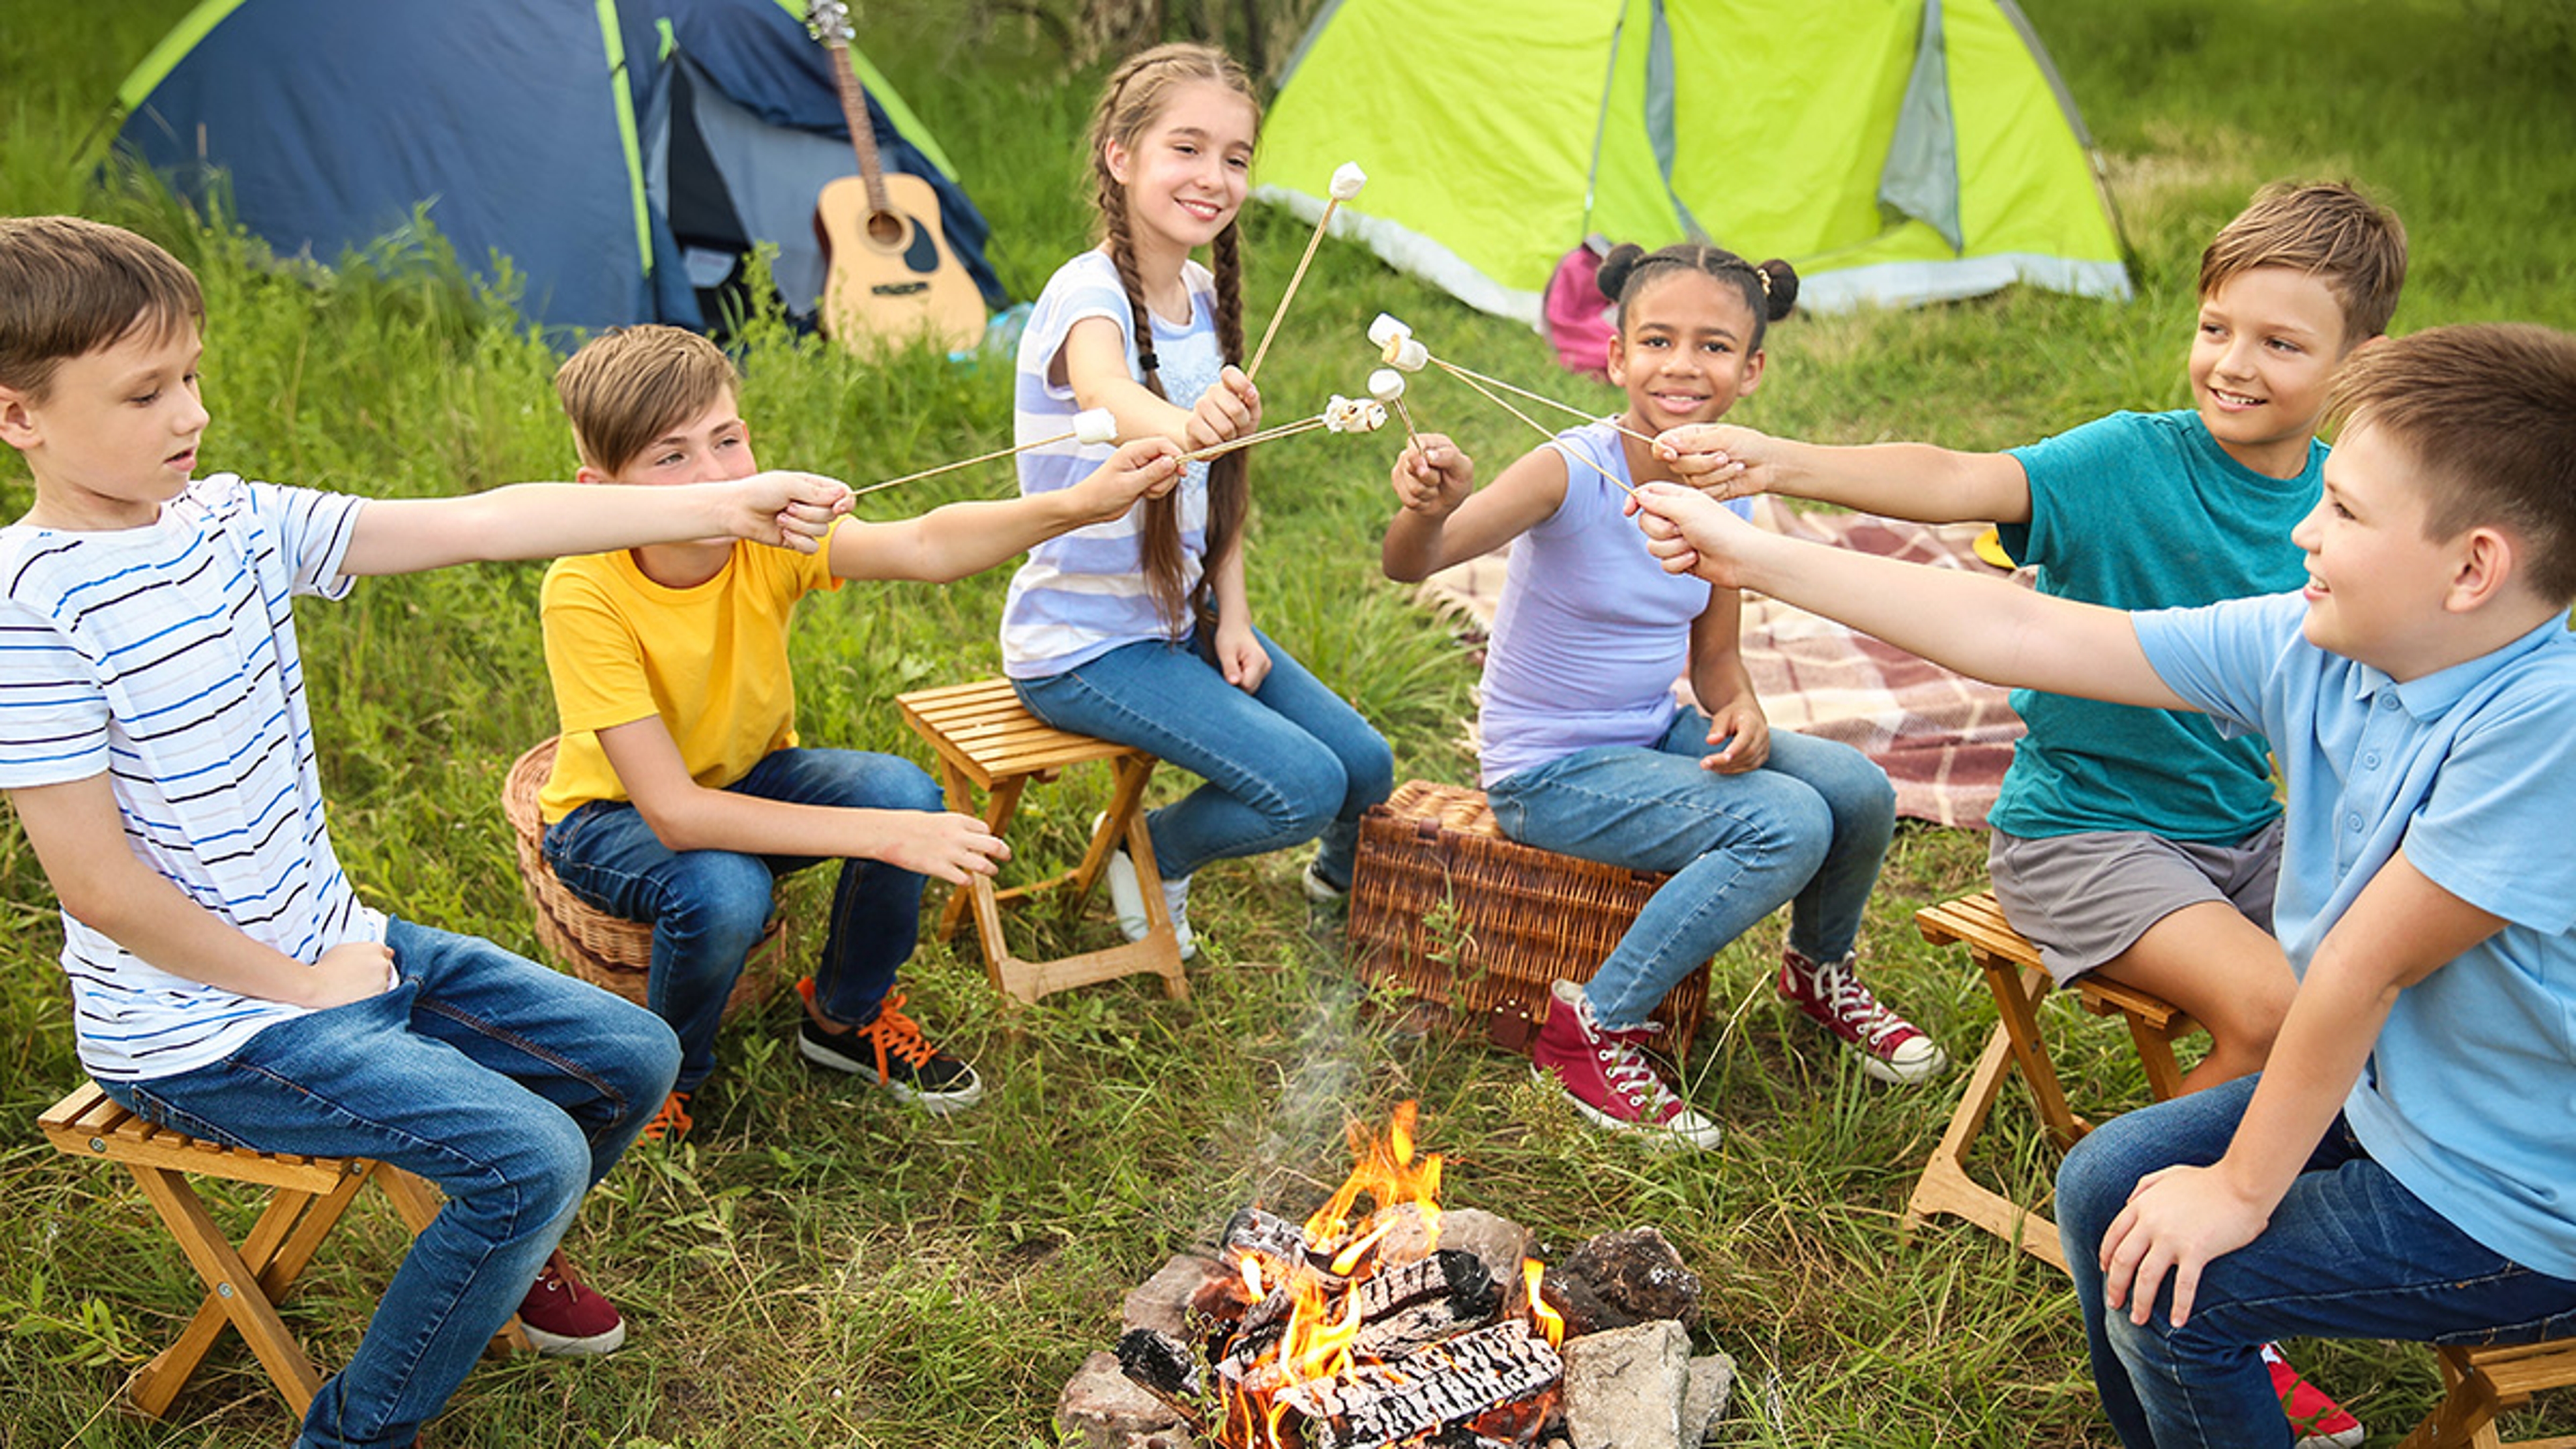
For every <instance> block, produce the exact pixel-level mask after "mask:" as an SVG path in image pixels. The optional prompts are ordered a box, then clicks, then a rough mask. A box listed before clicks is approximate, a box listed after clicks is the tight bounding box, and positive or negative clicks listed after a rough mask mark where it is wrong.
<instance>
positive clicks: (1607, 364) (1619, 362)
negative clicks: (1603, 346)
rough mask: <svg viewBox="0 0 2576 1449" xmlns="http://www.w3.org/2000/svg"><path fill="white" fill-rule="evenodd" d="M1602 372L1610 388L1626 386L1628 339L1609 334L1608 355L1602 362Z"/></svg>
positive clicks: (1616, 334)
mask: <svg viewBox="0 0 2576 1449" xmlns="http://www.w3.org/2000/svg"><path fill="white" fill-rule="evenodd" d="M1601 370H1602V372H1603V373H1604V374H1605V375H1606V376H1608V377H1609V379H1610V385H1611V386H1612V387H1626V386H1627V385H1628V339H1627V338H1625V337H1623V336H1621V335H1619V334H1618V333H1616V332H1613V333H1611V334H1610V355H1609V356H1608V357H1606V358H1604V359H1603V360H1602V363H1601Z"/></svg>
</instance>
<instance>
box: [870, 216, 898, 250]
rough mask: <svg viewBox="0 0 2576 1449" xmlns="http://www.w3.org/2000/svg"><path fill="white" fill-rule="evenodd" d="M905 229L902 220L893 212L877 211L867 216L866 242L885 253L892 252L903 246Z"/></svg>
mask: <svg viewBox="0 0 2576 1449" xmlns="http://www.w3.org/2000/svg"><path fill="white" fill-rule="evenodd" d="M906 229H907V228H906V227H905V226H904V224H903V218H902V217H901V216H898V215H896V214H895V213H894V212H891V211H877V212H870V213H869V214H868V240H869V241H871V242H873V243H875V244H876V245H878V246H880V247H883V248H885V249H886V250H887V251H893V250H894V249H895V248H896V247H899V246H901V245H903V234H904V232H905V230H906Z"/></svg>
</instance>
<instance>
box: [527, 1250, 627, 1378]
mask: <svg viewBox="0 0 2576 1449" xmlns="http://www.w3.org/2000/svg"><path fill="white" fill-rule="evenodd" d="M519 1326H520V1327H521V1328H523V1329H525V1330H527V1334H528V1342H530V1343H532V1344H534V1345H536V1349H537V1352H539V1353H542V1354H545V1355H547V1356H549V1357H553V1358H596V1357H597V1356H599V1355H600V1354H603V1353H611V1352H614V1351H615V1350H616V1348H617V1346H618V1345H619V1344H622V1343H624V1342H625V1341H626V1320H625V1319H623V1318H620V1317H618V1316H617V1305H615V1304H613V1303H611V1302H609V1301H608V1300H607V1299H605V1298H602V1297H601V1296H599V1294H598V1293H597V1292H595V1291H593V1290H592V1289H591V1288H590V1287H589V1285H587V1284H585V1283H583V1282H582V1281H581V1279H580V1278H579V1277H578V1276H576V1275H575V1274H574V1273H573V1271H572V1264H570V1263H567V1262H565V1261H564V1255H563V1249H561V1248H557V1249H555V1250H554V1251H553V1252H552V1253H549V1254H547V1255H546V1265H545V1266H544V1267H542V1268H539V1269H538V1270H537V1281H536V1283H535V1285H534V1286H532V1287H530V1288H529V1289H528V1296H527V1297H526V1298H525V1299H522V1300H521V1301H520V1303H519Z"/></svg>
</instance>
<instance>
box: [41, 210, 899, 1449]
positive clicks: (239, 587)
mask: <svg viewBox="0 0 2576 1449" xmlns="http://www.w3.org/2000/svg"><path fill="white" fill-rule="evenodd" d="M204 315H205V306H204V301H203V299H202V296H201V294H200V293H199V291H198V287H197V283H196V279H195V278H194V277H193V276H191V275H190V274H189V272H188V270H187V268H185V267H184V266H182V265H180V264H179V262H178V261H176V260H175V259H173V258H172V257H171V256H170V255H169V254H168V253H167V252H165V251H163V250H161V249H160V248H159V247H157V246H155V245H153V244H152V243H151V242H149V241H146V240H144V239H143V238H141V237H138V236H135V235H133V234H132V233H130V232H126V231H122V230H120V229H118V228H115V227H110V226H102V225H99V224H97V223H94V222H88V221H82V220H80V219H77V218H73V217H28V218H0V442H6V443H7V444H8V445H9V446H11V447H13V448H15V449H17V450H18V452H19V453H20V454H21V455H22V456H23V457H24V458H25V459H26V462H27V467H28V470H29V471H30V473H32V474H33V477H34V484H35V503H34V506H33V507H31V508H29V509H28V511H27V513H26V515H25V516H24V517H22V518H20V519H19V520H18V521H17V522H16V523H14V524H11V525H9V526H7V527H5V528H0V789H5V790H6V791H7V792H8V795H9V798H10V801H11V803H12V805H14V806H15V808H16V810H17V812H18V816H19V819H20V821H21V823H22V824H23V825H24V827H25V829H26V834H27V839H28V842H29V844H30V845H31V846H33V848H34V850H35V853H36V857H37V860H38V862H39V863H40V864H41V865H42V867H43V869H44V871H45V876H46V879H47V880H48V881H49V882H50V883H51V884H52V886H53V888H54V891H55V894H56V895H57V896H58V897H59V898H60V902H61V906H62V924H63V938H64V944H63V954H62V963H63V969H64V971H65V973H66V974H67V975H68V976H69V977H70V984H71V1000H72V1011H73V1021H74V1029H75V1032H76V1036H77V1042H78V1049H79V1054H80V1059H81V1063H82V1065H83V1066H84V1067H86V1068H87V1069H88V1071H89V1073H90V1074H91V1076H93V1077H94V1078H96V1079H97V1081H98V1083H99V1085H100V1087H101V1088H102V1089H103V1090H105V1091H106V1092H107V1094H108V1095H109V1096H111V1097H113V1098H115V1099H116V1100H117V1101H119V1102H120V1103H123V1104H124V1105H125V1106H126V1107H128V1108H130V1109H131V1110H133V1111H134V1112H135V1113H136V1114H137V1115H139V1116H142V1117H144V1118H146V1119H147V1120H150V1121H153V1122H157V1123H162V1124H165V1125H168V1126H171V1127H174V1128H177V1129H178V1130H180V1131H183V1132H186V1133H187V1134H189V1135H190V1136H193V1137H197V1138H200V1139H204V1140H207V1141H213V1142H220V1143H224V1144H226V1145H230V1146H240V1147H248V1148H251V1149H253V1150H256V1151H260V1152H269V1153H294V1154H309V1155H314V1156H328V1157H364V1158H373V1159H376V1160H379V1161H384V1162H390V1163H393V1164H394V1165H396V1166H399V1167H403V1168H406V1169H408V1170H409V1171H411V1172H414V1173H416V1174H418V1175H420V1176H422V1177H425V1178H428V1179H429V1180H431V1181H432V1182H435V1183H437V1184H438V1185H439V1187H440V1188H441V1189H442V1190H443V1191H444V1192H445V1193H446V1195H447V1199H448V1201H447V1206H446V1208H445V1209H444V1210H443V1211H441V1212H440V1213H439V1215H438V1218H437V1220H436V1221H435V1222H433V1223H432V1224H431V1225H430V1227H429V1228H428V1229H427V1230H426V1231H424V1232H423V1233H421V1235H420V1237H419V1239H418V1240H417V1242H416V1243H415V1244H414V1245H413V1248H412V1250H411V1253H410V1254H409V1256H408V1257H406V1258H405V1260H404V1262H403V1265H402V1267H401V1269H400V1270H399V1271H398V1272H397V1273H396V1274H395V1275H394V1278H393V1281H392V1283H391V1284H390V1285H389V1286H388V1287H387V1288H386V1290H385V1294H384V1298H383V1301H382V1304H381V1305H380V1307H379V1308H378V1309H377V1312H376V1315H375V1317H374V1319H373V1320H372V1321H371V1322H370V1323H369V1325H368V1328H367V1332H366V1335H365V1338H364V1340H363V1341H362V1342H361V1343H360V1344H359V1346H358V1349H357V1351H356V1352H355V1353H354V1354H353V1355H352V1356H351V1357H350V1360H349V1362H348V1364H347V1366H346V1367H345V1368H343V1369H342V1370H341V1371H340V1372H339V1373H338V1374H336V1375H334V1376H333V1377H332V1378H331V1379H330V1380H329V1381H328V1382H327V1383H325V1384H324V1385H323V1386H322V1390H321V1392H320V1394H319V1395H317V1396H316V1397H315V1399H314V1400H313V1404H312V1407H311V1409H310V1411H309V1412H308V1413H307V1415H306V1416H305V1420H304V1425H303V1433H302V1436H301V1438H300V1439H299V1441H298V1442H299V1443H300V1444H303V1445H310V1446H325V1445H344V1444H345V1445H370V1446H372V1445H404V1444H409V1443H411V1442H412V1441H413V1440H414V1438H415V1437H416V1435H417V1431H418V1429H419V1426H420V1425H421V1424H422V1423H423V1422H424V1421H426V1420H428V1419H429V1418H431V1417H433V1416H435V1415H436V1414H437V1413H438V1411H439V1410H440V1408H441V1407H442V1406H443V1405H444V1404H445V1403H446V1401H447V1397H448V1395H449V1394H450V1393H451V1392H452V1391H453V1390H454V1389H455V1387H456V1386H457V1384H458V1383H459V1382H460V1381H461V1380H462V1379H463V1378H464V1376H465V1372H466V1370H467V1369H468V1368H469V1367H471V1366H472V1364H473V1362H474V1360H475V1358H476V1357H477V1356H478V1355H479V1354H480V1353H481V1351H482V1349H483V1346H484V1345H485V1343H487V1342H488V1341H489V1340H490V1338H491V1337H492V1335H493V1334H494V1333H495V1332H496V1331H498V1330H499V1329H500V1327H501V1326H502V1324H503V1323H505V1322H506V1321H507V1320H508V1319H509V1317H510V1316H511V1314H512V1313H513V1312H514V1311H516V1312H518V1313H519V1314H520V1315H521V1316H522V1319H523V1321H524V1322H525V1323H526V1325H527V1327H528V1328H529V1330H530V1337H531V1338H533V1339H535V1340H536V1341H537V1342H538V1344H539V1346H540V1347H541V1349H545V1350H547V1351H552V1352H572V1353H604V1352H606V1351H608V1350H609V1349H610V1348H613V1347H615V1346H616V1345H617V1343H618V1342H620V1341H622V1339H623V1338H624V1333H625V1328H624V1325H623V1323H622V1322H620V1321H619V1319H618V1316H617V1313H616V1310H615V1309H614V1308H611V1307H610V1306H609V1305H608V1304H607V1302H606V1300H604V1299H602V1298H600V1297H599V1296H598V1295H597V1294H595V1293H591V1292H588V1291H587V1290H585V1289H582V1288H581V1287H580V1285H579V1284H578V1282H577V1281H576V1280H574V1279H573V1278H571V1277H570V1276H569V1274H568V1273H566V1272H565V1271H564V1269H563V1265H562V1260H561V1256H560V1254H559V1253H557V1252H556V1243H557V1241H558V1240H559V1239H560V1238H561V1237H562V1235H563V1232H564V1229H565V1228H566V1227H567V1226H568V1225H569V1224H570V1222H571V1220H572V1215H573V1212H574V1210H575V1208H576V1207H577V1206H578V1205H579V1204H580V1202H581V1199H582V1197H583V1195H584V1194H585V1193H586V1192H587V1191H588V1190H589V1188H590V1186H591V1185H592V1184H594V1183H596V1182H597V1181H598V1180H599V1179H600V1178H601V1176H603V1175H604V1174H605V1173H606V1172H607V1170H608V1168H609V1166H610V1165H611V1164H612V1163H614V1162H615V1161H616V1160H617V1157H618V1155H619V1154H620V1153H621V1152H623V1151H624V1150H625V1148H626V1146H627V1144H628V1143H629V1142H631V1141H633V1140H634V1139H635V1136H636V1134H637V1133H638V1132H639V1131H640V1130H641V1129H642V1128H643V1126H644V1124H645V1123H646V1122H647V1121H649V1120H650V1119H651V1117H652V1115H653V1113H654V1111H655V1110H656V1109H657V1108H659V1107H660V1105H661V1102H662V1098H663V1094H664V1093H665V1092H666V1091H667V1090H668V1089H669V1086H670V1083H671V1079H672V1076H673V1074H674V1073H675V1072H676V1071H677V1070H678V1065H679V1051H678V1047H677V1044H676V1043H675V1042H674V1041H673V1040H672V1036H671V1032H670V1030H669V1028H667V1027H665V1026H663V1025H662V1023H661V1021H660V1020H659V1019H658V1018H656V1017H655V1016H653V1015H652V1014H651V1013H650V1012H646V1011H643V1010H641V1009H638V1008H635V1007H632V1006H630V1005H628V1004H627V1003H625V1002H623V1001H620V1000H619V999H617V998H616V997H614V996H611V995H609V994H608V993H606V992H603V991H600V990H598V989H597V988H594V987H591V986H588V985H585V984H583V983H581V982H579V981H576V980H573V979H572V978H569V977H565V976H561V975H558V974H556V973H555V972H552V971H549V970H547V969H545V968H543V967H541V966H537V965H535V964H533V963H531V962H528V961H526V960H524V959H522V958H520V957H518V956H515V955H512V954H511V953H509V952H506V951H503V950H502V949H500V948H499V947H497V946H494V945H492V944H490V943H489V942H486V941H481V940H478V939H476V938H474V937H470V936H460V935H454V934H450V933H448V932H444V931H438V930H433V929H431V928H429V927H426V926H422V925H417V924H415V923H412V922H409V921H405V920H401V919H396V918H389V917H387V916H385V915H383V914H381V913H379V912H377V911H375V910H373V909H370V908H369V907H367V906H365V905H363V904H362V903H360V901H359V900H358V898H357V895H356V892H355V891H354V889H353V888H352V887H351V885H350V883H349V881H348V879H347V878H346V877H345V876H344V875H343V874H342V873H341V870H340V866H339V863H338V861H337V859H336V857H335V856H334V854H333V852H332V848H331V840H330V834H329V831H328V829H327V828H326V826H325V824H324V820H323V805H322V797H321V789H320V779H319V774H318V772H317V770H316V768H315V756H314V741H313V730H312V723H311V719H310V714H309V710H308V706H307V703H306V700H305V695H304V672H303V665H302V661H301V659H300V658H299V657H298V654H297V650H296V640H295V620H294V614H293V611H292V600H293V599H294V598H295V597H296V596H299V595H301V596H318V597H322V598H328V599H338V598H341V597H344V596H345V595H346V594H347V593H348V590H349V588H350V585H351V582H352V581H353V580H354V579H355V578H356V577H358V576H360V575H370V574H394V573H405V572H412V571H416V570H421V569H429V568H435V567H439V566H442V565H445V564H451V563H459V562H465V561H469V560H477V559H515V558H535V557H544V556H547V555H551V554H557V553H568V552H569V553H579V552H590V551H596V550H599V549H605V548H620V547H625V546H628V545H632V544H639V543H648V542H655V541H659V540H664V539H682V538H703V537H707V536H709V535H714V534H727V535H734V536H740V537H747V538H756V539H760V540H762V541H764V542H769V543H779V544H785V545H788V546H791V547H794V548H796V549H798V550H800V551H808V552H810V551H811V550H813V549H814V548H815V547H816V546H817V545H816V542H815V540H816V539H817V538H819V537H820V536H821V535H822V534H823V533H824V532H825V531H826V530H827V529H828V528H829V526H830V524H831V521H832V520H833V519H834V518H835V517H836V516H838V515H839V514H840V513H842V512H845V511H846V510H847V508H848V506H849V505H848V499H849V492H848V490H847V489H846V488H844V487H843V486H842V485H840V484H838V483H834V482H831V481H830V480H827V479H819V478H812V477H808V476H804V475H798V474H777V473H772V474H762V475H760V476H758V477H753V478H746V479H743V480H740V481H738V482H729V483H721V484H709V485H707V486H703V487H694V488H672V489H640V488H639V489H634V490H630V496H628V497H625V498H621V499H619V500H618V501H617V502H616V503H615V504H614V505H610V504H607V503H605V502H604V500H602V499H601V498H600V496H599V495H598V493H597V492H595V491H594V490H591V489H588V488H584V487H580V486H578V485H575V484H526V485H521V486H518V487H513V488H503V489H497V490H494V491H491V492H486V493H479V494H472V495H467V496H464V497H454V498H436V499H403V500H395V501H369V500H366V499H362V498H356V497H351V496H348V495H343V494H333V493H322V492H315V491H311V490H307V489H299V488H288V487H282V486H277V485H273V484H266V483H252V482H246V481H244V480H242V479H241V478H238V477H235V476H233V475H230V474H223V473H217V474H213V475H209V476H206V477H202V478H201V477H198V476H196V463H197V449H198V444H199V442H200V440H201V439H202V437H203V435H204V432H205V429H206V425H207V421H208V415H207V412H206V409H205V408H204V406H203V405H202V404H201V403H200V402H199V400H198V378H197V365H198V357H199V354H200V352H201V350H202V349H201V345H200V342H199V329H200V327H201V325H202V323H203V320H204ZM531 1284H534V1286H533V1287H531Z"/></svg>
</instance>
